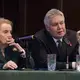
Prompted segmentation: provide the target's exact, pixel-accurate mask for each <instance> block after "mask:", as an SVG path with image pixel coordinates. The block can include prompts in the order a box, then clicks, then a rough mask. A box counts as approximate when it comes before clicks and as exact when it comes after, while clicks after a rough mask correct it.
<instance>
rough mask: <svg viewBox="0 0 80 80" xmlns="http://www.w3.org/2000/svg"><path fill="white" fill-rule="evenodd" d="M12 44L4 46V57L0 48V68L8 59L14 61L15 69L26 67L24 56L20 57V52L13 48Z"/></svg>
mask: <svg viewBox="0 0 80 80" xmlns="http://www.w3.org/2000/svg"><path fill="white" fill-rule="evenodd" d="M14 48H15V47H14V46H8V47H7V48H5V52H4V53H5V57H3V56H2V54H1V50H0V69H2V67H3V65H4V64H5V63H6V62H8V61H9V60H12V61H14V62H15V63H16V64H17V65H18V68H17V69H22V68H25V67H26V58H22V57H21V55H20V52H18V51H17V50H13V49H14Z"/></svg>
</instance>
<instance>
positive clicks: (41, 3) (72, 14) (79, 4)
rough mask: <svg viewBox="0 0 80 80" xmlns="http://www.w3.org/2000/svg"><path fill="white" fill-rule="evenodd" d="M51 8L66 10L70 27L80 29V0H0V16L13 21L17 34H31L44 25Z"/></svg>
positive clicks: (14, 30) (67, 23)
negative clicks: (45, 17)
mask: <svg viewBox="0 0 80 80" xmlns="http://www.w3.org/2000/svg"><path fill="white" fill-rule="evenodd" d="M51 8H58V9H60V10H61V11H63V12H64V14H65V17H66V26H67V27H68V28H69V29H73V30H76V31H77V30H79V29H80V20H79V19H80V0H0V17H5V18H8V19H10V20H12V21H13V23H14V26H13V33H14V34H15V35H17V36H24V35H30V34H34V33H35V32H36V31H38V30H40V29H42V28H43V27H44V24H43V19H44V16H45V14H46V12H47V11H48V10H49V9H51Z"/></svg>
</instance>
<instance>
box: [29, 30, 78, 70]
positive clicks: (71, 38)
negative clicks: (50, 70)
mask: <svg viewBox="0 0 80 80" xmlns="http://www.w3.org/2000/svg"><path fill="white" fill-rule="evenodd" d="M34 36H35V39H34V40H33V41H32V43H31V44H30V45H31V46H30V47H29V49H30V50H31V52H32V57H33V59H34V62H35V68H36V69H39V68H47V54H56V55H57V58H56V60H57V64H56V69H58V70H60V69H65V67H66V65H65V64H66V62H67V56H69V59H68V60H69V62H73V61H76V54H78V51H77V48H78V44H77V39H76V32H75V31H72V30H67V34H66V35H65V36H64V38H63V53H62V54H59V52H58V49H57V47H56V43H55V42H54V40H53V38H52V37H51V35H50V34H49V33H48V32H47V31H46V30H45V29H43V30H40V31H39V32H37V33H36V34H35V35H34ZM70 65H71V64H70ZM69 68H71V66H70V67H69Z"/></svg>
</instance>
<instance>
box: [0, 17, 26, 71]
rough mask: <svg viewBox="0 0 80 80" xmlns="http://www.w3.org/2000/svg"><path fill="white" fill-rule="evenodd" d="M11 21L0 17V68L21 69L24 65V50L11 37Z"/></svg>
mask: <svg viewBox="0 0 80 80" xmlns="http://www.w3.org/2000/svg"><path fill="white" fill-rule="evenodd" d="M11 33H12V22H11V21H10V20H8V19H4V18H0V69H9V70H14V69H22V68H25V66H26V53H25V50H24V49H23V48H22V47H21V46H20V45H19V44H18V43H15V41H14V39H13V37H12V34H11Z"/></svg>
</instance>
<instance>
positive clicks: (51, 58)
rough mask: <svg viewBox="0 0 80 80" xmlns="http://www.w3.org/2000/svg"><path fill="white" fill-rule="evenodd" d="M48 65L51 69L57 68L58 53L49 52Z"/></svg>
mask: <svg viewBox="0 0 80 80" xmlns="http://www.w3.org/2000/svg"><path fill="white" fill-rule="evenodd" d="M47 67H48V70H49V71H55V69H56V54H47Z"/></svg>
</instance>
